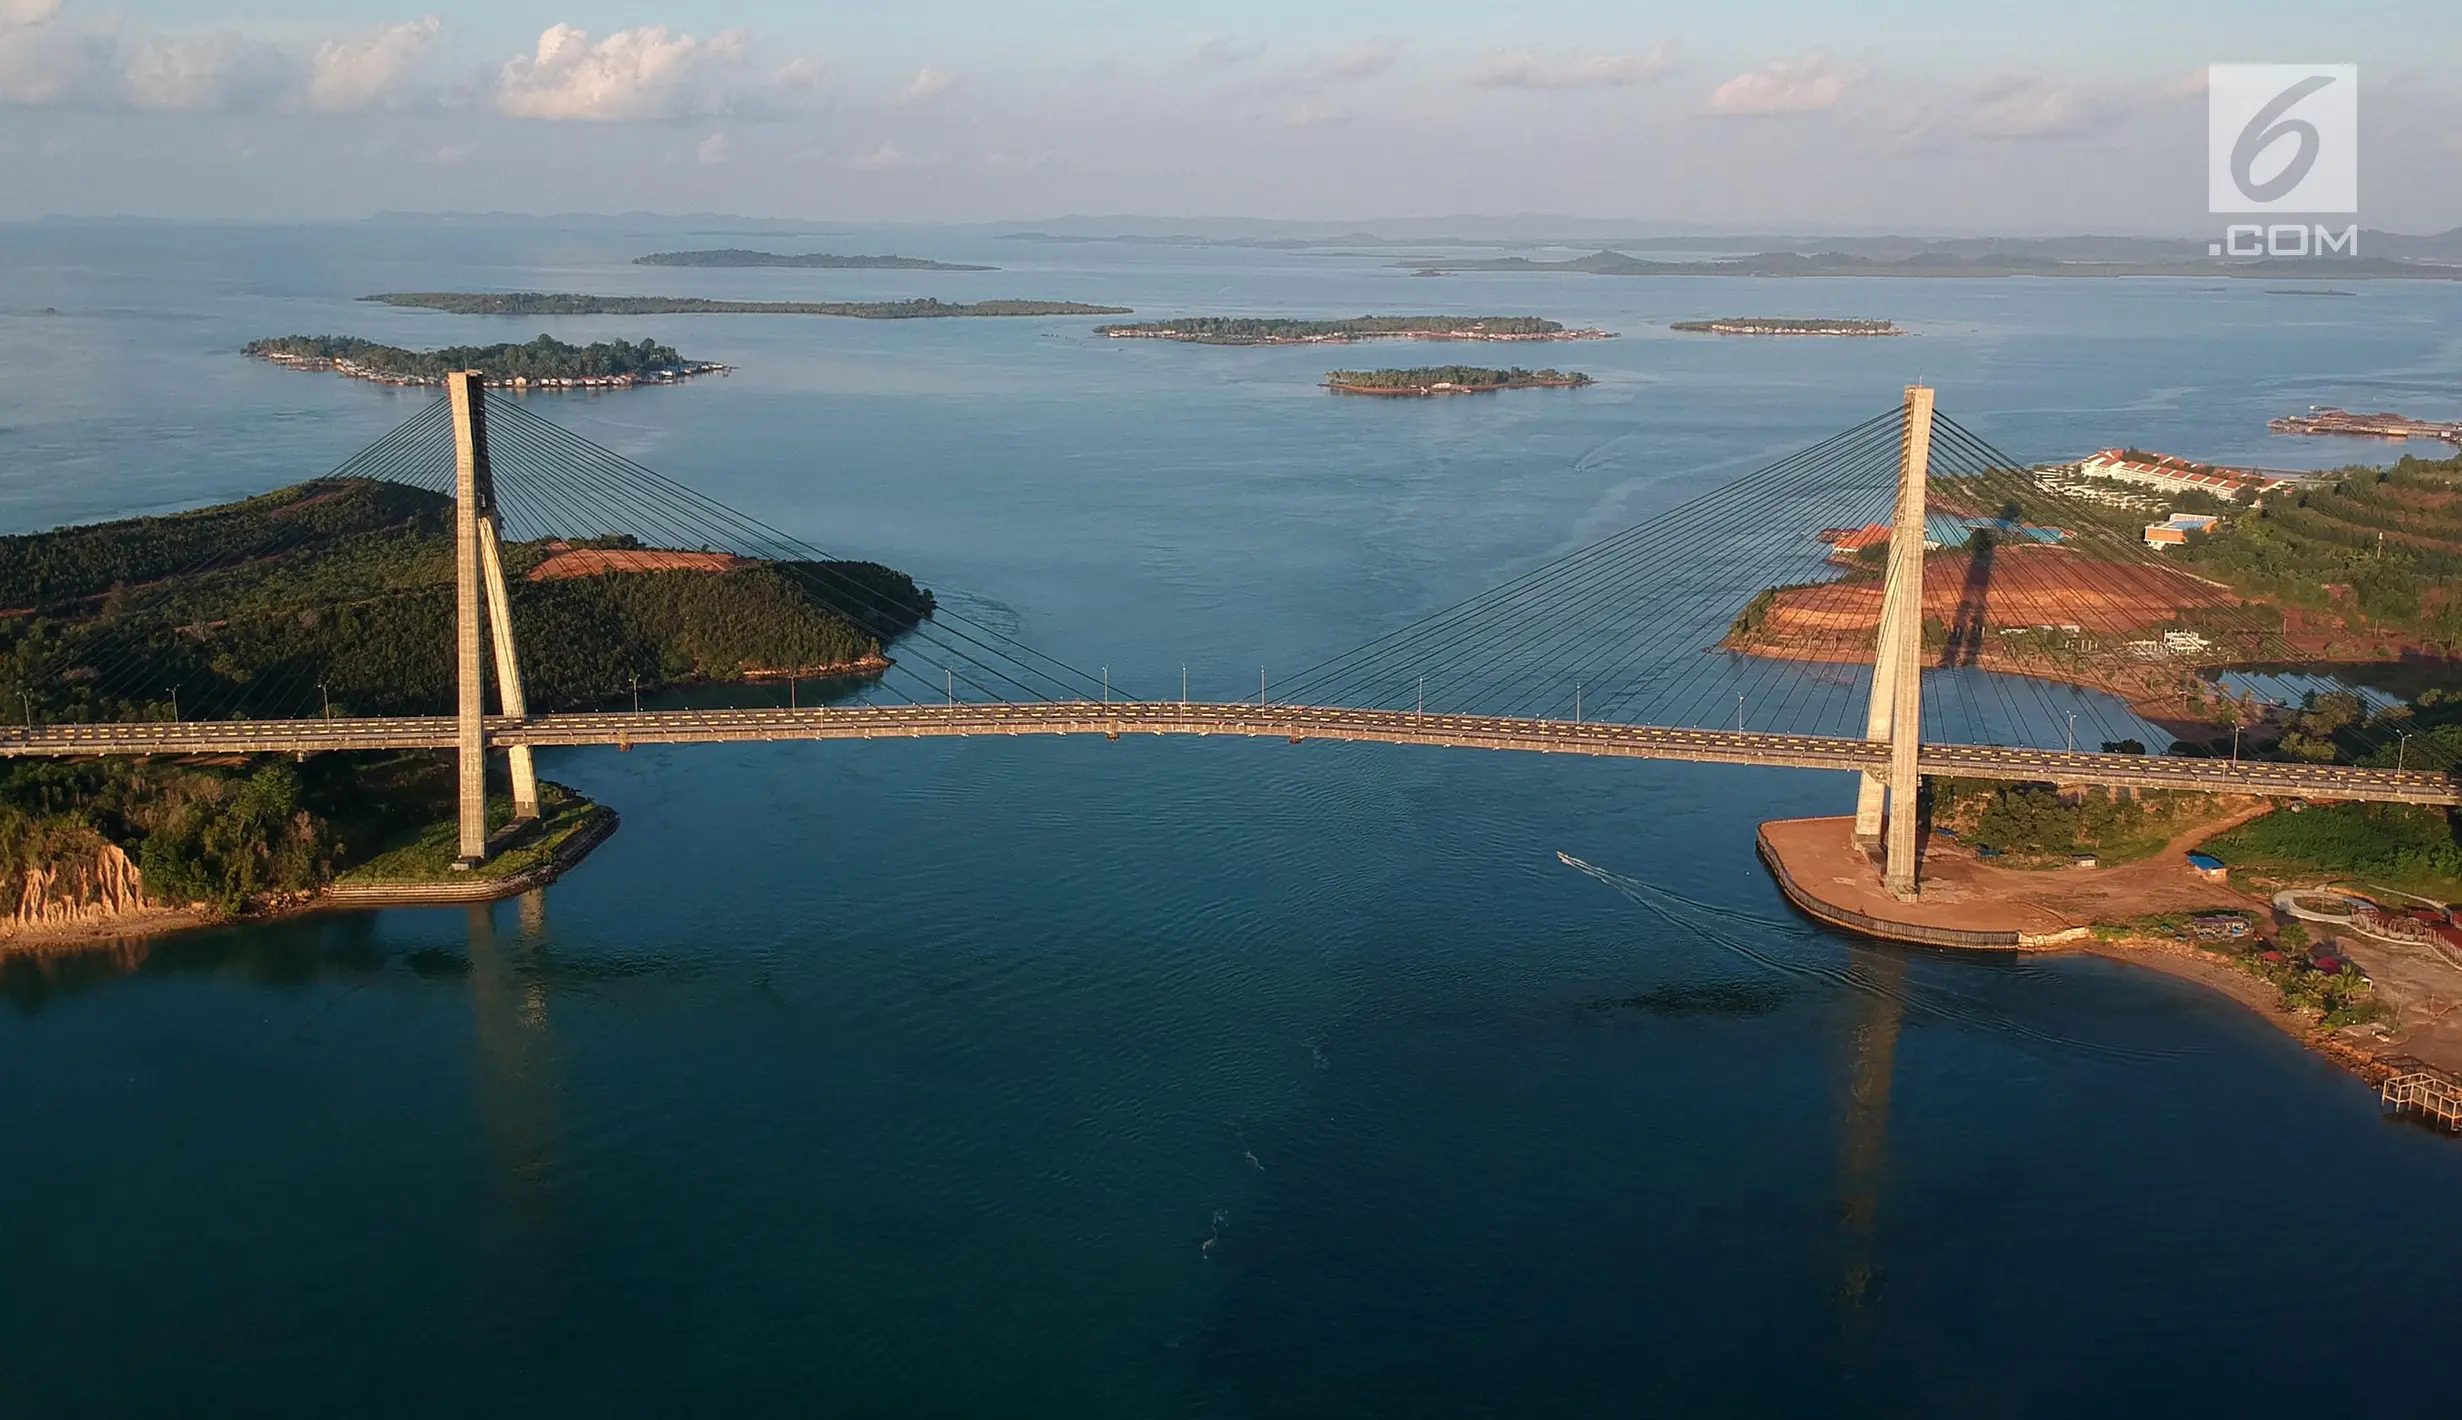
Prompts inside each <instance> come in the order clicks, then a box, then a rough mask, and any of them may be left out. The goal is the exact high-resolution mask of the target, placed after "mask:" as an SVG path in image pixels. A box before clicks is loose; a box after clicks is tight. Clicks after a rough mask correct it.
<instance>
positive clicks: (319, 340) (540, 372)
mask: <svg viewBox="0 0 2462 1420" xmlns="http://www.w3.org/2000/svg"><path fill="white" fill-rule="evenodd" d="M241 353H243V354H246V355H252V356H254V357H256V358H257V359H260V360H272V361H275V362H277V363H279V364H286V365H297V366H300V367H302V368H304V369H312V370H335V371H339V372H341V373H343V374H347V375H358V376H361V377H363V378H367V379H376V380H389V381H393V382H395V383H400V384H426V385H432V384H441V383H443V382H444V377H445V376H446V375H448V374H451V373H453V372H454V371H456V370H478V371H482V372H484V373H485V374H486V375H487V377H488V378H489V379H491V380H527V381H538V380H634V381H644V380H672V379H681V378H683V377H685V376H688V375H697V374H703V373H706V372H708V371H711V370H715V369H717V368H718V367H717V366H715V365H712V364H709V363H708V362H706V361H698V360H687V359H685V358H684V357H683V356H681V355H679V354H677V353H676V352H675V350H674V348H673V347H671V346H666V345H661V344H659V343H657V342H656V341H652V340H642V341H636V342H632V343H627V342H625V341H621V340H602V341H599V342H598V343H596V344H593V345H567V344H565V343H564V342H563V341H561V340H558V339H556V338H555V337H554V336H551V335H542V336H540V337H538V338H537V339H536V340H533V341H531V342H530V343H528V344H527V345H511V344H506V345H448V346H446V347H445V348H443V349H441V350H405V349H403V348H402V347H400V346H398V345H379V344H377V343H376V342H374V341H372V340H360V339H358V338H356V337H353V336H344V335H285V336H281V337H278V338H276V339H271V340H252V341H250V342H248V344H247V345H246V346H245V347H243V349H242V351H241Z"/></svg>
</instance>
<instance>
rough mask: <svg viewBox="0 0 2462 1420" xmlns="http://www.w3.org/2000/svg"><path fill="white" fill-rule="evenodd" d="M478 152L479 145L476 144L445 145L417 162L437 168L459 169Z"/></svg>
mask: <svg viewBox="0 0 2462 1420" xmlns="http://www.w3.org/2000/svg"><path fill="white" fill-rule="evenodd" d="M478 151H479V145H478V144H476V143H447V144H446V145H444V146H443V147H441V148H439V149H437V150H436V151H435V152H433V153H430V154H428V155H427V156H425V157H423V158H421V159H420V160H419V161H420V162H422V163H427V164H431V165H433V166H435V167H439V168H454V167H460V166H461V165H462V164H464V163H466V162H469V161H470V156H471V155H472V154H473V153H476V152H478Z"/></svg>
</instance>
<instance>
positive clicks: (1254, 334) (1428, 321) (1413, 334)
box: [1095, 316, 1594, 345]
mask: <svg viewBox="0 0 2462 1420" xmlns="http://www.w3.org/2000/svg"><path fill="white" fill-rule="evenodd" d="M1593 333H1594V332H1586V331H1568V330H1566V329H1565V328H1564V326H1563V325H1562V324H1561V323H1559V322H1556V321H1552V320H1546V319H1542V318H1541V317H1538V316H1355V317H1353V318H1351V319H1348V320H1290V319H1283V318H1278V317H1267V316H1187V317H1184V318H1182V319H1179V320H1168V321H1149V322H1146V323H1145V324H1142V325H1106V326H1100V327H1097V328H1096V330H1095V334H1097V335H1108V336H1112V337H1114V338H1117V339H1132V338H1139V337H1142V338H1145V339H1151V340H1185V341H1192V342H1195V343H1197V344H1200V345H1274V344H1288V343H1296V342H1300V341H1328V342H1338V341H1348V340H1377V339H1397V338H1398V339H1409V338H1421V339H1490V340H1542V339H1571V338H1574V337H1578V336H1585V335H1590V334H1593Z"/></svg>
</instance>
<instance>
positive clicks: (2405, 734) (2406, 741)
mask: <svg viewBox="0 0 2462 1420" xmlns="http://www.w3.org/2000/svg"><path fill="white" fill-rule="evenodd" d="M2398 733H2399V734H2400V735H2401V736H2402V738H2400V739H2398V740H2396V741H2394V772H2395V773H2396V774H2399V773H2401V772H2402V757H2403V755H2404V754H2406V753H2408V752H2409V750H2410V748H2411V732H2410V731H2408V730H2402V731H2399V732H2398Z"/></svg>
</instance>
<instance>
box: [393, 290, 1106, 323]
mask: <svg viewBox="0 0 2462 1420" xmlns="http://www.w3.org/2000/svg"><path fill="white" fill-rule="evenodd" d="M359 299H361V300H363V301H376V302H380V303H382V304H384V305H388V306H407V307H412V308H415V309H419V310H429V311H449V312H451V313H453V314H455V315H464V316H676V315H684V316H696V315H698V316H707V315H748V316H848V317H852V318H854V319H856V320H936V319H941V318H944V317H959V316H1124V315H1128V314H1130V311H1129V308H1128V307H1126V306H1089V305H1085V304H1082V303H1080V302H1077V301H974V302H954V301H937V300H932V299H929V298H926V299H923V300H919V301H711V300H704V299H702V298H700V297H698V296H581V295H564V294H560V293H548V292H541V291H469V292H463V291H395V292H390V293H388V294H385V295H381V296H362V297H360V298H359Z"/></svg>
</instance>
